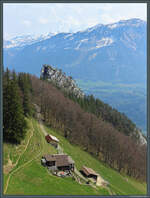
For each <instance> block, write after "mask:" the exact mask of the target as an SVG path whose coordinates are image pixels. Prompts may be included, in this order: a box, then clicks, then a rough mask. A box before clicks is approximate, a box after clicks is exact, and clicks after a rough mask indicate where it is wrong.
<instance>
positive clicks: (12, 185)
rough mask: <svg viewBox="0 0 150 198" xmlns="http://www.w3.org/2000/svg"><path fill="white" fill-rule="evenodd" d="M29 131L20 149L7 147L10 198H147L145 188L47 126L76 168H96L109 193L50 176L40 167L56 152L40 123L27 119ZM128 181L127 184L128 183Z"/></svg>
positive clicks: (6, 159) (100, 188) (6, 188)
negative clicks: (46, 197) (21, 197)
mask: <svg viewBox="0 0 150 198" xmlns="http://www.w3.org/2000/svg"><path fill="white" fill-rule="evenodd" d="M28 125H29V130H28V133H27V136H26V139H25V141H24V142H23V143H22V144H21V145H20V146H18V147H15V146H12V145H10V144H4V147H3V148H4V149H3V150H4V165H5V166H7V163H8V161H9V160H8V159H10V160H11V161H12V164H15V165H16V166H14V167H13V168H12V169H11V171H10V172H9V173H7V174H6V173H4V182H3V186H4V191H5V194H7V195H111V194H120V195H129V194H132V195H143V194H146V184H141V183H139V182H137V181H135V180H134V179H131V178H127V177H124V176H122V175H120V174H118V173H117V172H116V171H114V170H112V169H110V168H108V167H106V166H104V165H103V164H102V163H100V162H99V161H98V160H96V159H95V158H93V157H92V156H91V155H89V154H88V153H86V152H84V151H82V150H81V149H80V148H79V147H77V146H74V145H71V144H70V143H69V142H68V141H67V140H66V139H65V138H64V137H62V136H61V135H59V134H58V133H57V132H55V131H54V130H51V129H49V128H48V127H46V126H45V129H46V131H47V132H48V133H51V134H52V135H55V136H56V137H57V138H58V139H59V140H60V145H61V146H62V148H63V149H64V152H65V153H67V154H69V155H70V156H72V158H73V160H74V161H75V164H76V167H77V168H78V169H80V168H81V166H82V165H86V166H88V167H91V168H93V169H94V170H95V171H97V172H98V173H100V174H101V176H102V177H103V178H104V179H106V180H107V181H108V182H109V183H110V186H109V189H106V188H102V187H97V188H92V187H91V186H88V185H81V184H79V183H77V182H76V181H74V180H72V178H59V177H56V176H53V175H51V174H49V172H48V171H47V169H46V168H45V167H43V166H41V163H40V160H41V156H42V155H43V154H47V153H49V154H51V153H56V150H55V149H54V148H53V147H52V146H51V145H50V144H47V142H46V141H45V138H44V135H43V133H42V131H41V128H40V126H39V124H38V122H37V121H36V120H34V119H28ZM127 179H128V181H127Z"/></svg>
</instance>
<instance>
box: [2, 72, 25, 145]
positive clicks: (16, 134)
mask: <svg viewBox="0 0 150 198" xmlns="http://www.w3.org/2000/svg"><path fill="white" fill-rule="evenodd" d="M13 76H15V75H14V73H13ZM3 112H4V116H3V120H4V140H5V141H8V142H12V143H20V142H21V140H22V139H23V138H24V137H25V133H26V128H27V123H26V120H25V117H24V115H23V107H22V104H21V97H20V90H19V87H18V84H17V82H16V79H9V80H7V83H6V84H5V86H4V91H3Z"/></svg>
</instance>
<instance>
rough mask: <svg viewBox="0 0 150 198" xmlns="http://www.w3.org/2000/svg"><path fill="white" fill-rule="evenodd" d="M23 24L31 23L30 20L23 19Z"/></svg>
mask: <svg viewBox="0 0 150 198" xmlns="http://www.w3.org/2000/svg"><path fill="white" fill-rule="evenodd" d="M23 24H24V25H26V26H27V27H29V26H30V25H31V21H29V20H24V21H23Z"/></svg>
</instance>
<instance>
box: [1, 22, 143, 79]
mask: <svg viewBox="0 0 150 198" xmlns="http://www.w3.org/2000/svg"><path fill="white" fill-rule="evenodd" d="M13 46H14V47H13ZM16 46H17V49H16ZM22 46H23V48H22ZM18 47H19V49H18ZM42 64H50V65H54V66H56V67H58V68H61V69H63V70H64V71H65V72H66V73H67V75H71V76H73V77H74V78H81V79H90V80H102V81H111V82H113V81H117V82H123V83H125V82H127V83H128V82H130V83H135V82H146V22H145V21H142V20H140V19H130V20H124V21H119V22H118V23H113V24H108V25H102V24H99V25H96V26H94V27H91V28H88V29H86V30H84V31H79V32H76V33H59V34H56V35H52V34H50V35H47V37H43V36H41V37H38V38H33V37H32V36H29V35H28V36H26V37H16V38H15V39H13V40H11V41H7V42H6V43H5V45H4V65H5V67H6V66H7V67H9V66H11V67H13V68H15V69H16V70H17V71H26V72H31V73H34V74H37V75H39V74H40V68H41V66H42Z"/></svg>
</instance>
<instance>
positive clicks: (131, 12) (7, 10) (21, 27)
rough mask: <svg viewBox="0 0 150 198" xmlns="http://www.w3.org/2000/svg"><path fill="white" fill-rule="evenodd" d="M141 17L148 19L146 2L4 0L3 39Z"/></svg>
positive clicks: (76, 29)
mask: <svg viewBox="0 0 150 198" xmlns="http://www.w3.org/2000/svg"><path fill="white" fill-rule="evenodd" d="M130 18H140V19H143V20H146V18H147V5H146V4H144V3H120V4H119V3H118V4H117V3H34V4H33V3H30V4H29V3H26V4H25V3H20V4H17V3H9V4H8V3H7V4H6V3H5V4H4V17H3V19H4V38H10V37H14V36H17V35H20V34H35V35H40V34H46V33H49V32H52V33H59V32H76V31H81V30H84V29H86V28H88V27H91V26H94V25H96V24H109V23H114V22H117V21H119V20H125V19H130Z"/></svg>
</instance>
